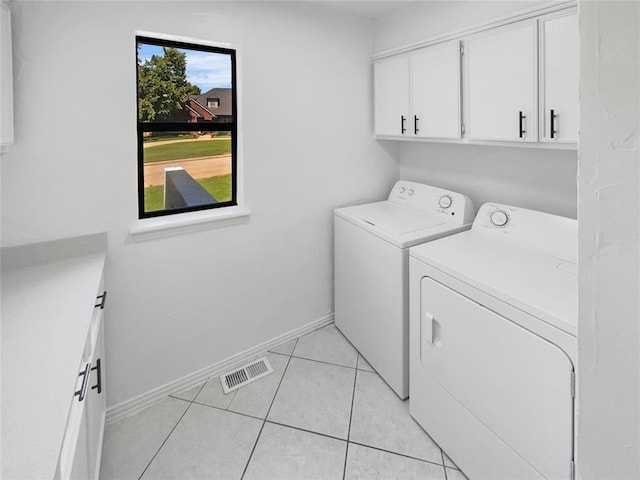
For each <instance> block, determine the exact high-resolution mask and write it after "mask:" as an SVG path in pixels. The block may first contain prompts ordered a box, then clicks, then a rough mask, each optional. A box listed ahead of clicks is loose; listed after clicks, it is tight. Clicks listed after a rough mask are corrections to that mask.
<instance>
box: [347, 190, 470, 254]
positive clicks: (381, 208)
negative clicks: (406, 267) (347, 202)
mask: <svg viewBox="0 0 640 480" xmlns="http://www.w3.org/2000/svg"><path fill="white" fill-rule="evenodd" d="M335 214H336V216H338V217H340V218H343V219H345V220H347V221H348V222H350V223H353V224H354V225H357V226H359V227H361V228H364V229H365V230H368V231H369V232H371V233H373V234H374V235H376V236H378V237H380V238H382V239H384V240H386V241H388V242H390V243H393V244H394V245H396V246H397V247H399V248H407V247H411V246H413V245H417V244H419V243H422V242H425V241H428V240H433V239H436V238H440V237H443V236H445V235H450V234H452V233H456V232H459V231H462V230H466V229H468V228H469V227H470V225H457V224H452V223H451V222H447V221H444V220H443V219H442V218H437V217H435V216H434V215H431V214H428V213H425V212H423V211H419V210H416V209H413V208H410V207H405V206H403V205H398V204H396V203H393V202H390V201H388V200H385V201H382V202H376V203H369V204H366V205H357V206H355V207H345V208H338V209H336V210H335Z"/></svg>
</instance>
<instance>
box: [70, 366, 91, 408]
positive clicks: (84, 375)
mask: <svg viewBox="0 0 640 480" xmlns="http://www.w3.org/2000/svg"><path fill="white" fill-rule="evenodd" d="M90 371H91V364H90V363H87V364H86V365H85V367H84V370H83V371H81V372H80V373H79V374H78V376H79V377H82V385H81V386H80V390H78V391H76V392H75V393H74V394H73V396H74V397H78V401H79V402H82V401H83V400H84V397H85V396H86V395H87V387H88V386H89V372H90Z"/></svg>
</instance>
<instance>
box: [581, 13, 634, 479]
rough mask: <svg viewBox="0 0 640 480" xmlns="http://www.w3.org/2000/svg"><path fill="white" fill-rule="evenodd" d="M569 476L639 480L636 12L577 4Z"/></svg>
mask: <svg viewBox="0 0 640 480" xmlns="http://www.w3.org/2000/svg"><path fill="white" fill-rule="evenodd" d="M579 7H580V41H581V52H580V54H581V87H580V98H581V102H580V103H581V105H580V108H581V118H580V167H579V172H580V173H579V185H578V219H579V231H580V234H579V235H580V245H579V296H580V329H579V346H580V348H579V364H580V368H579V370H578V398H579V402H580V414H579V417H578V476H579V478H583V479H593V480H597V479H604V478H606V479H638V478H640V416H639V412H638V409H639V408H640V308H639V306H638V298H639V295H638V294H639V293H640V278H639V267H640V241H639V238H640V235H639V234H640V232H639V229H638V225H639V221H640V198H639V195H638V192H639V186H640V184H639V181H640V176H639V173H640V3H638V2H636V1H629V2H609V1H603V2H593V1H582V2H581V3H580V5H579Z"/></svg>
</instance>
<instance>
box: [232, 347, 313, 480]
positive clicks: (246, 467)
mask: <svg viewBox="0 0 640 480" xmlns="http://www.w3.org/2000/svg"><path fill="white" fill-rule="evenodd" d="M299 338H300V337H298V338H296V344H295V345H294V346H293V350H291V355H289V360H288V361H287V365H286V366H285V367H284V371H283V372H282V377H280V381H279V382H278V388H276V391H275V393H274V394H273V398H272V399H271V403H270V404H269V408H268V409H267V413H266V414H265V416H264V419H263V420H262V425H261V426H260V431H259V432H258V436H257V437H256V441H255V443H254V444H253V448H252V449H251V453H249V458H248V459H247V463H246V464H245V466H244V469H243V470H242V475H240V480H243V479H244V476H245V475H246V474H247V469H248V468H249V464H250V463H251V459H252V458H253V453H254V452H255V451H256V447H257V446H258V441H259V440H260V436H261V435H262V431H263V430H264V426H265V425H266V424H267V417H268V416H269V414H270V413H271V407H273V402H275V400H276V396H278V392H279V391H280V386H281V385H282V381H283V380H284V376H285V375H286V374H287V370H288V369H289V364H290V363H291V358H292V357H293V352H294V350H295V349H296V346H297V345H298V339H299Z"/></svg>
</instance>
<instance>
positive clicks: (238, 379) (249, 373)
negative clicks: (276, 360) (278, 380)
mask: <svg viewBox="0 0 640 480" xmlns="http://www.w3.org/2000/svg"><path fill="white" fill-rule="evenodd" d="M271 372H273V368H271V365H270V364H269V360H267V357H262V358H259V359H258V360H256V361H255V362H252V363H250V364H248V365H245V366H244V367H240V368H236V369H235V370H234V371H232V372H229V373H226V374H224V375H220V383H221V384H222V389H223V390H224V393H229V392H233V391H234V390H237V389H238V388H240V387H244V386H245V385H246V384H247V383H251V382H253V381H254V380H257V379H259V378H262V377H264V376H265V375H269V374H270V373H271Z"/></svg>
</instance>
